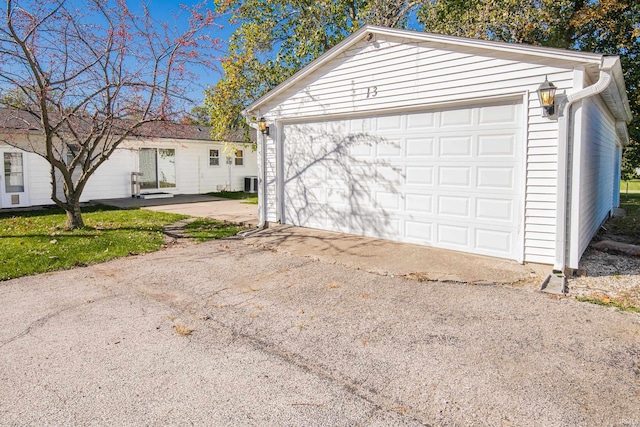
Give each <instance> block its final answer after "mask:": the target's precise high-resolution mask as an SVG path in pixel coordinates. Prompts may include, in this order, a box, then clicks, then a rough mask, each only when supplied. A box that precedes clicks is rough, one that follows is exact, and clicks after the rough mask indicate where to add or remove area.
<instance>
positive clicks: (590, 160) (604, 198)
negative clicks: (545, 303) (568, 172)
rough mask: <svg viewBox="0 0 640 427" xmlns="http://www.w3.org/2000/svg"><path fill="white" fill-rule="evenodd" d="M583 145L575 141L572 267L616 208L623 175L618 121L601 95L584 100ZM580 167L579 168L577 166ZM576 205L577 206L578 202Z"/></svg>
mask: <svg viewBox="0 0 640 427" xmlns="http://www.w3.org/2000/svg"><path fill="white" fill-rule="evenodd" d="M582 123H583V126H582V132H581V134H582V144H581V146H580V147H579V148H578V147H576V143H575V142H574V150H576V151H578V150H579V151H578V153H576V154H578V156H576V154H574V165H573V167H574V174H573V176H574V179H575V180H576V182H578V183H579V184H578V185H575V183H574V185H573V189H574V190H573V191H577V192H578V196H579V199H580V200H579V203H578V204H577V206H579V207H578V212H572V213H571V221H572V224H571V229H572V236H571V240H570V262H569V267H570V268H578V261H579V260H580V257H581V256H582V254H583V253H584V251H585V250H586V248H587V246H588V245H589V242H590V241H591V239H592V238H593V236H594V235H595V234H596V233H597V231H598V229H599V227H600V225H601V224H602V222H603V221H604V220H606V219H607V217H608V215H609V213H610V212H611V210H612V209H613V208H614V207H615V198H614V187H615V183H616V182H618V180H617V177H618V176H619V174H620V171H619V162H618V137H617V135H616V130H615V120H614V119H613V117H611V115H610V114H609V112H608V111H607V109H606V107H605V106H604V104H603V103H602V101H601V99H600V98H599V97H593V98H588V99H586V100H583V101H582ZM576 167H577V168H579V169H578V170H575V168H576ZM574 206H575V205H574Z"/></svg>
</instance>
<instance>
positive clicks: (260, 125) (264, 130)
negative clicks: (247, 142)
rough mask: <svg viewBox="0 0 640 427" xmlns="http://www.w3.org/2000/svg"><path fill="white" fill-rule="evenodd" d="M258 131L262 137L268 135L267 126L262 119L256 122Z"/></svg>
mask: <svg viewBox="0 0 640 427" xmlns="http://www.w3.org/2000/svg"><path fill="white" fill-rule="evenodd" d="M258 130H259V131H260V132H262V133H263V134H264V135H269V126H267V121H266V120H265V118H264V117H262V118H261V119H260V120H258Z"/></svg>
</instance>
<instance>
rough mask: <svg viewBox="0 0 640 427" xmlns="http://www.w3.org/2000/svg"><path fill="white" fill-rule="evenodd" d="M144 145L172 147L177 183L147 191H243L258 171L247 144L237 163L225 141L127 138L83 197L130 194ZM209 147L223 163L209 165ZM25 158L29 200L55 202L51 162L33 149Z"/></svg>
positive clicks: (101, 168)
mask: <svg viewBox="0 0 640 427" xmlns="http://www.w3.org/2000/svg"><path fill="white" fill-rule="evenodd" d="M143 147H148V148H161V149H173V150H175V161H176V187H175V188H162V189H160V190H157V189H156V190H148V191H147V192H153V191H163V192H170V193H175V194H202V193H208V192H214V191H221V190H230V191H241V190H243V189H244V178H245V177H246V176H256V175H257V153H256V152H255V151H254V150H252V149H251V148H250V147H248V146H247V147H243V148H242V151H243V163H244V166H243V167H234V166H233V165H232V164H227V163H226V158H225V157H224V153H223V151H222V150H223V145H222V144H216V145H212V144H211V142H206V141H203V142H197V141H184V140H175V141H174V140H155V141H153V142H151V141H149V142H138V141H127V142H125V143H123V144H122V145H121V146H120V147H119V148H118V149H117V150H116V151H115V152H114V153H113V155H112V156H111V157H110V158H109V159H108V160H107V161H106V162H104V163H103V164H102V165H101V166H100V167H99V168H98V169H97V170H96V172H95V173H94V174H93V176H91V178H89V181H88V183H87V186H86V187H85V189H84V191H83V193H82V197H81V201H82V202H87V201H90V200H96V199H112V198H122V197H131V172H136V171H138V168H139V165H138V148H143ZM210 149H217V150H219V152H220V154H221V155H222V158H223V159H224V160H222V161H221V163H222V164H221V165H220V167H210V166H209V150H210ZM24 160H25V162H26V164H27V185H28V188H29V204H30V205H32V206H37V205H50V204H52V203H53V202H52V200H51V176H50V166H49V164H48V163H47V162H46V161H45V160H44V159H42V158H41V157H40V156H38V155H36V154H33V153H25V156H24ZM58 175H59V174H58ZM58 182H59V184H58V190H59V191H58V197H63V193H62V183H61V180H60V177H58ZM143 192H144V191H143Z"/></svg>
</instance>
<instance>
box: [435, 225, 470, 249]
mask: <svg viewBox="0 0 640 427" xmlns="http://www.w3.org/2000/svg"><path fill="white" fill-rule="evenodd" d="M436 230H437V233H436V243H438V244H439V245H440V246H442V247H448V248H450V247H455V248H459V249H468V248H469V227H466V226H460V225H451V224H438V225H437V227H436Z"/></svg>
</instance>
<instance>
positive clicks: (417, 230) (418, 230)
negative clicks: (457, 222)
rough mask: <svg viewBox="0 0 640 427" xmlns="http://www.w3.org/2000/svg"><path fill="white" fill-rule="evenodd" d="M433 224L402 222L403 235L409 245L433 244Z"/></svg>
mask: <svg viewBox="0 0 640 427" xmlns="http://www.w3.org/2000/svg"><path fill="white" fill-rule="evenodd" d="M432 230H433V223H431V222H427V221H412V220H405V221H404V235H405V236H406V239H407V241H408V242H410V243H417V244H420V245H431V244H432V243H433V236H432V234H433V231H432Z"/></svg>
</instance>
